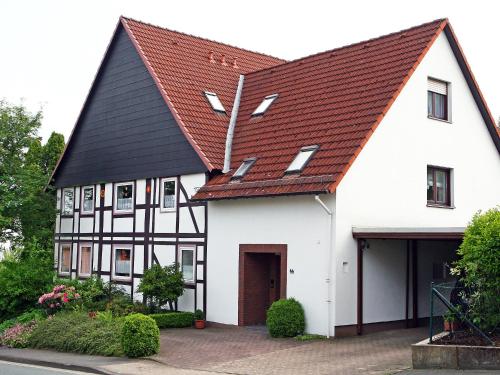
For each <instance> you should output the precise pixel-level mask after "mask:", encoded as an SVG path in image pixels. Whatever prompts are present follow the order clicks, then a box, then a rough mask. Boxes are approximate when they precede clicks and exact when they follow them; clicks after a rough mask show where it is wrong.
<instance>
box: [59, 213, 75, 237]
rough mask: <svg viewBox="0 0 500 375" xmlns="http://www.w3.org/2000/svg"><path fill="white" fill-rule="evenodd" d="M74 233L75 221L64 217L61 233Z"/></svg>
mask: <svg viewBox="0 0 500 375" xmlns="http://www.w3.org/2000/svg"><path fill="white" fill-rule="evenodd" d="M72 232H73V219H72V218H71V217H63V218H62V219H61V233H72Z"/></svg>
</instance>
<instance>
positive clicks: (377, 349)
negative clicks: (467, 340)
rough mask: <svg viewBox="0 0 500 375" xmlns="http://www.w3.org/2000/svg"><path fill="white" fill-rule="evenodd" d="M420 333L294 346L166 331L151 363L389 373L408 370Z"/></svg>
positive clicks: (210, 332) (230, 332)
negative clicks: (412, 345)
mask: <svg viewBox="0 0 500 375" xmlns="http://www.w3.org/2000/svg"><path fill="white" fill-rule="evenodd" d="M425 336H426V329H425V328H416V329H408V330H397V331H387V332H381V333H376V334H371V335H365V336H359V337H350V338H339V339H333V340H318V341H308V342H298V341H296V340H293V339H271V338H269V337H268V336H267V334H266V333H265V332H264V331H262V330H260V329H250V328H207V329H205V330H195V329H169V330H162V332H161V351H160V354H159V355H158V356H156V357H155V359H156V360H158V361H161V362H163V363H165V364H168V365H171V366H175V367H180V368H187V369H197V370H204V371H212V372H220V373H231V374H255V375H266V374H273V375H274V374H276V375H278V374H279V375H281V374H286V375H293V374H301V375H303V374H306V375H307V374H315V375H316V374H332V375H336V374H349V375H351V374H352V375H356V374H391V373H395V372H398V371H400V370H402V369H407V368H409V367H410V366H411V351H410V344H412V343H415V342H418V341H420V340H422V339H423V338H425Z"/></svg>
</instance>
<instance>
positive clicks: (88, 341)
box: [28, 312, 123, 356]
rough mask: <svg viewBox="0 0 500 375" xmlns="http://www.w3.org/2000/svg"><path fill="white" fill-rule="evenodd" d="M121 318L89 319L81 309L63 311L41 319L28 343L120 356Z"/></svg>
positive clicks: (43, 347)
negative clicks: (77, 310)
mask: <svg viewBox="0 0 500 375" xmlns="http://www.w3.org/2000/svg"><path fill="white" fill-rule="evenodd" d="M122 328H123V319H121V318H120V319H112V320H102V319H92V318H90V317H89V316H88V315H87V314H86V313H82V312H62V313H59V314H57V315H54V316H53V317H52V318H51V319H47V320H45V321H43V322H40V323H39V324H38V325H37V327H36V328H35V329H34V330H33V332H32V334H31V337H30V339H29V343H28V344H29V346H30V347H32V348H38V349H52V350H58V351H64V352H75V353H84V354H92V355H106V356H121V355H123V351H122V347H121V334H122Z"/></svg>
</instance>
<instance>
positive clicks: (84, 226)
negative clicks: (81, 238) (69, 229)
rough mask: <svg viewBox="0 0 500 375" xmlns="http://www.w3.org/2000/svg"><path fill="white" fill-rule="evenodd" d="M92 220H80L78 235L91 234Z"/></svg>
mask: <svg viewBox="0 0 500 375" xmlns="http://www.w3.org/2000/svg"><path fill="white" fill-rule="evenodd" d="M93 225H94V219H93V218H92V217H82V218H80V233H92V232H93Z"/></svg>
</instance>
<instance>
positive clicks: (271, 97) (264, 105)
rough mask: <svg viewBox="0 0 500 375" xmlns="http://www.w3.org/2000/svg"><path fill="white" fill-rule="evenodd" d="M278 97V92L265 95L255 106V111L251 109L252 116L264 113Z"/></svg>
mask: <svg viewBox="0 0 500 375" xmlns="http://www.w3.org/2000/svg"><path fill="white" fill-rule="evenodd" d="M277 98H278V94H272V95H268V96H266V97H265V98H264V99H263V100H262V102H260V104H259V105H258V106H257V108H255V111H253V113H252V116H260V115H263V114H264V113H266V111H267V110H268V109H269V107H270V106H271V105H272V104H273V103H274V101H275V100H276V99H277Z"/></svg>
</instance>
